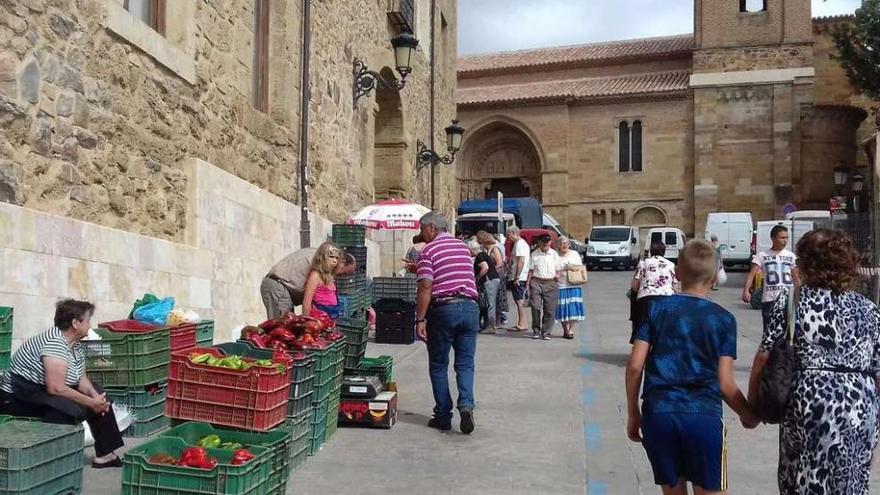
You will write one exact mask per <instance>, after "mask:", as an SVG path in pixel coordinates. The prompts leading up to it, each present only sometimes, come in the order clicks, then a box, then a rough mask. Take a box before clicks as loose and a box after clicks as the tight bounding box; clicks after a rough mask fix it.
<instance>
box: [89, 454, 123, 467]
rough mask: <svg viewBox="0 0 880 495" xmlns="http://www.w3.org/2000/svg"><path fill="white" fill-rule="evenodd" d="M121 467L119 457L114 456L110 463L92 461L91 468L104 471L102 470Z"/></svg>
mask: <svg viewBox="0 0 880 495" xmlns="http://www.w3.org/2000/svg"><path fill="white" fill-rule="evenodd" d="M121 467H122V459H120V458H119V456H115V458H114V459H113V460H112V461H107V462H97V461H92V468H94V469H104V468H121Z"/></svg>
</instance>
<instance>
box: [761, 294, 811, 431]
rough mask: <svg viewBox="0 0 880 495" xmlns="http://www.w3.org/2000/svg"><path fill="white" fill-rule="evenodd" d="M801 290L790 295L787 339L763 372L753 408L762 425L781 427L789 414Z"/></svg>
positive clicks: (787, 300)
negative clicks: (794, 341)
mask: <svg viewBox="0 0 880 495" xmlns="http://www.w3.org/2000/svg"><path fill="white" fill-rule="evenodd" d="M799 292H800V290H799V289H793V290H791V291H789V292H788V294H786V322H785V330H786V331H785V338H784V339H782V341H780V342H779V343H777V344H776V347H775V348H773V350H772V351H770V358H769V359H768V360H767V364H766V365H765V366H764V369H763V371H762V372H761V378H760V381H759V382H758V393H757V398H756V401H755V404H753V405H752V406H753V408H754V410H755V413H756V414H757V415H758V417H759V418H761V421H763V422H764V423H767V424H778V423H779V422H781V421H782V416H783V415H784V414H785V407H786V406H787V405H788V397H789V393H790V391H791V386H792V382H793V381H794V373H795V369H796V363H795V352H794V343H793V340H794V329H795V325H796V323H797V314H798V300H799V299H800V294H799Z"/></svg>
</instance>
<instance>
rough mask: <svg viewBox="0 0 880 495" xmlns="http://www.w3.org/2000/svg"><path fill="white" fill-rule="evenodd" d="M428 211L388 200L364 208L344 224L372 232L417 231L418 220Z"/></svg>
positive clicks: (399, 200)
mask: <svg viewBox="0 0 880 495" xmlns="http://www.w3.org/2000/svg"><path fill="white" fill-rule="evenodd" d="M429 211H431V210H430V209H428V208H426V207H424V206H422V205H420V204H418V203H411V202H409V201H406V200H401V199H389V200H386V201H379V202H378V203H376V204H374V205H370V206H366V207H364V208H363V209H361V211H359V212H357V213H356V214H355V215H353V216H352V217H351V218H349V219H348V221H347V222H346V223H348V224H349V225H363V226H364V227H366V228H368V229H374V230H419V219H420V218H422V216H423V215H424V214H425V213H428V212H429Z"/></svg>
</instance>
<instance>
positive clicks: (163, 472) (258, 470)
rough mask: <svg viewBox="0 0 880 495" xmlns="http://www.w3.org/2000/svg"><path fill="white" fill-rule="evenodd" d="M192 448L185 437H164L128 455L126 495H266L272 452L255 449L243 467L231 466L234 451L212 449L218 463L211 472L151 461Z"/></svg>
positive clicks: (124, 473) (125, 461)
mask: <svg viewBox="0 0 880 495" xmlns="http://www.w3.org/2000/svg"><path fill="white" fill-rule="evenodd" d="M188 447H190V445H189V444H188V443H187V442H185V441H184V440H183V439H182V438H177V437H165V436H161V437H158V438H156V439H155V440H152V441H149V442H147V443H144V444H142V445H139V446H137V447H134V448H132V449H130V450H128V452H126V453H125V457H124V458H123V460H122V462H123V468H122V494H123V495H147V494H150V495H159V494H161V495H263V494H265V493H266V486H265V485H266V479H267V478H268V476H269V463H268V462H267V459H268V456H269V449H267V448H265V447H257V446H253V447H251V448H250V449H249V450H250V451H251V453H252V454H254V456H255V457H254V459H253V460H251V461H250V462H248V463H246V464H243V465H241V466H233V465H232V464H230V461H231V460H232V455H233V452H232V451H231V450H220V449H208V455H210V456H211V457H214V458H216V459H217V461H218V465H217V467H215V468H214V469H211V470H207V469H197V468H190V467H184V466H173V465H164V464H151V463H150V462H148V460H149V458H150V457H151V456H153V455H156V454H167V455H170V456H173V457H174V458H180V455H181V454H182V453H183V450H184V449H186V448H188Z"/></svg>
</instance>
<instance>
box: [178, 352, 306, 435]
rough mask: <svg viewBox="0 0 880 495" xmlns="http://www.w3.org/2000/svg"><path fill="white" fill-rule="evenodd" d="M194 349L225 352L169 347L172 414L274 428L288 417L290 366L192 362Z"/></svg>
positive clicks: (238, 424)
mask: <svg viewBox="0 0 880 495" xmlns="http://www.w3.org/2000/svg"><path fill="white" fill-rule="evenodd" d="M192 353H198V354H202V353H210V354H212V355H214V356H215V357H218V358H222V357H223V353H222V352H221V351H220V350H218V349H214V348H201V347H199V348H192V349H186V350H181V351H175V352H173V353H171V364H170V365H169V368H168V370H169V373H168V392H167V396H168V400H167V401H166V409H165V412H166V414H167V415H168V416H170V417H172V418H177V419H189V420H194V421H206V422H209V423H214V424H221V425H226V426H234V427H238V428H247V429H257V430H263V429H268V428H272V427H274V426H276V425H278V424H280V423H281V422H283V421H284V419H285V416H286V411H287V400H288V398H289V394H290V381H291V369H290V368H288V369H287V372H286V373H283V374H282V373H278V371H277V370H276V369H275V368H274V367H272V368H266V367H261V366H254V367H253V368H251V369H249V370H247V371H241V370H232V369H226V368H219V367H215V366H207V365H201V364H194V363H192V362H190V360H189V356H190V354H192ZM245 360H246V361H252V360H251V359H247V358H246V359H245Z"/></svg>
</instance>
